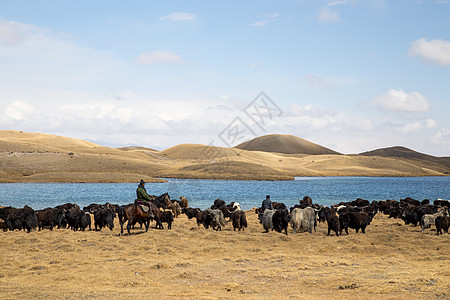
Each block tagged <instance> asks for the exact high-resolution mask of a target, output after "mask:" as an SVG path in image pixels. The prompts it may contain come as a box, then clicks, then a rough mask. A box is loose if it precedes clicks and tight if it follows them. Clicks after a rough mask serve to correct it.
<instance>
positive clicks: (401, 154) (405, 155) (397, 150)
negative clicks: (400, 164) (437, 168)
mask: <svg viewBox="0 0 450 300" xmlns="http://www.w3.org/2000/svg"><path fill="white" fill-rule="evenodd" d="M359 155H361V156H380V157H392V158H394V157H395V158H400V159H410V160H414V161H416V162H417V163H419V164H423V163H424V162H426V164H428V165H430V164H431V165H442V166H444V167H445V168H448V169H450V157H436V156H432V155H428V154H424V153H420V152H417V151H414V150H411V149H409V148H406V147H402V146H395V147H388V148H381V149H376V150H372V151H367V152H363V153H360V154H359ZM447 172H448V171H447Z"/></svg>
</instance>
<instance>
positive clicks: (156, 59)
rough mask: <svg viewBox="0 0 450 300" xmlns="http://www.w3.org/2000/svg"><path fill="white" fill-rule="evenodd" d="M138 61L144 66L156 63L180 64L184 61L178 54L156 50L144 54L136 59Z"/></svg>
mask: <svg viewBox="0 0 450 300" xmlns="http://www.w3.org/2000/svg"><path fill="white" fill-rule="evenodd" d="M136 61H137V62H138V63H140V64H143V65H148V64H156V63H166V64H178V63H182V62H183V59H182V58H181V56H180V55H178V54H176V53H171V52H168V51H165V50H156V51H152V52H149V53H142V54H141V55H139V56H138V57H137V58H136Z"/></svg>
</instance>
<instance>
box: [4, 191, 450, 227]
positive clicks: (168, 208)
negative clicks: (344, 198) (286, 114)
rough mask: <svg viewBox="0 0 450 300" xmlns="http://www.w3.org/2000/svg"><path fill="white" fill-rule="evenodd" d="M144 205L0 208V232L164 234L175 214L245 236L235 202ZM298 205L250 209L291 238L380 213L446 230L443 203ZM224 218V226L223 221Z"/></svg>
mask: <svg viewBox="0 0 450 300" xmlns="http://www.w3.org/2000/svg"><path fill="white" fill-rule="evenodd" d="M152 197H153V198H152V201H151V202H150V205H147V206H145V205H143V203H140V202H139V201H135V203H131V204H128V205H121V206H120V205H114V204H110V203H106V204H104V205H100V204H90V205H89V206H86V207H83V209H80V207H79V206H78V205H76V204H72V203H67V204H63V205H59V206H56V207H53V208H45V209H42V210H33V209H32V208H31V207H29V206H27V205H25V206H24V207H23V208H14V207H1V208H0V226H1V227H3V230H4V231H6V230H22V229H23V230H26V231H28V232H30V231H31V230H33V229H36V228H37V229H38V230H41V229H43V228H49V229H50V230H53V228H54V227H56V228H70V229H72V230H75V231H76V230H82V231H84V230H85V229H86V228H89V230H91V219H92V218H91V216H93V220H94V228H95V230H102V229H103V228H109V229H110V230H113V228H114V219H115V218H116V217H117V218H118V219H119V224H120V226H121V234H123V225H124V223H125V222H127V221H128V223H127V230H128V233H130V229H131V228H134V227H135V225H136V224H139V225H140V227H141V228H142V226H143V225H145V229H146V231H147V230H148V227H149V224H150V222H151V221H155V223H156V226H155V228H159V229H164V226H163V224H162V223H167V227H168V229H171V227H172V223H173V222H174V218H177V217H178V216H179V215H180V214H182V213H183V214H186V216H187V217H188V218H189V219H193V218H195V219H196V220H197V225H198V226H200V225H203V226H204V228H205V229H208V228H210V227H211V228H213V229H215V230H221V229H222V227H223V226H225V224H226V223H227V222H231V223H232V225H233V230H236V229H238V230H239V231H240V230H245V228H247V219H246V214H245V212H244V211H243V210H241V206H240V204H239V203H237V202H231V203H229V204H226V203H225V201H223V200H221V199H216V200H215V201H214V204H213V205H212V206H211V207H210V208H208V209H205V210H201V209H199V208H191V207H189V204H188V200H187V199H186V198H185V197H180V200H171V199H170V197H169V195H168V194H167V193H165V194H163V195H161V196H152ZM299 202H300V203H299V204H298V205H295V206H294V207H291V208H290V209H288V208H287V207H286V205H285V204H283V203H277V202H272V206H273V209H266V210H264V211H262V209H261V208H257V209H256V211H255V212H256V213H257V214H258V218H259V220H260V223H261V224H262V226H263V228H264V230H265V231H266V232H268V231H269V230H275V231H277V232H283V231H284V232H285V234H288V227H289V225H290V226H291V227H292V228H293V231H294V233H296V232H298V231H306V232H309V233H312V231H313V230H314V231H315V230H316V226H317V223H318V222H327V224H328V235H330V233H331V232H332V231H334V232H335V234H336V235H337V236H339V235H341V234H342V232H343V231H344V230H345V232H346V233H347V234H348V228H351V229H355V230H356V232H358V231H359V230H360V229H361V231H362V233H365V230H366V227H367V226H368V225H369V224H370V223H371V221H372V219H373V217H374V216H375V215H376V214H377V213H379V212H380V213H383V214H386V215H388V216H389V218H399V219H402V220H403V221H404V222H405V225H408V224H412V225H414V226H417V225H420V226H421V229H422V232H423V231H424V230H425V229H426V228H429V227H430V226H431V225H434V226H436V233H437V235H439V234H442V231H444V232H446V233H448V228H449V224H450V217H449V209H450V201H449V200H441V199H439V200H435V201H434V202H433V204H431V203H430V201H429V200H428V199H425V200H423V201H418V200H415V199H412V198H409V197H408V198H406V199H401V200H400V201H396V200H386V201H372V202H371V203H370V202H369V201H368V200H364V199H360V198H358V199H356V200H355V201H351V202H341V203H338V204H335V205H332V206H331V207H327V206H322V205H319V204H313V203H312V199H311V198H310V197H308V196H305V197H304V198H303V199H302V200H300V201H299ZM227 218H228V221H227V220H226V219H227Z"/></svg>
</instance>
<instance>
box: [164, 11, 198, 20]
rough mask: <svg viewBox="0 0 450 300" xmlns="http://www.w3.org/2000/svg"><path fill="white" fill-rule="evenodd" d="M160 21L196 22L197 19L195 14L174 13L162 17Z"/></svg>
mask: <svg viewBox="0 0 450 300" xmlns="http://www.w3.org/2000/svg"><path fill="white" fill-rule="evenodd" d="M159 19H160V20H167V21H194V20H195V19H196V16H195V14H190V13H185V12H174V13H171V14H169V15H165V16H162V17H161V18H159Z"/></svg>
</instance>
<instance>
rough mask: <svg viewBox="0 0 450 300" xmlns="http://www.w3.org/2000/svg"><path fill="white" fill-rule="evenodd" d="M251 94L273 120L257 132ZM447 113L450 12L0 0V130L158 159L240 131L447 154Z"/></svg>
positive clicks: (347, 1) (377, 3)
mask: <svg viewBox="0 0 450 300" xmlns="http://www.w3.org/2000/svg"><path fill="white" fill-rule="evenodd" d="M261 91H264V92H265V93H266V95H267V96H268V97H270V99H271V100H272V102H271V103H272V104H274V105H276V106H277V108H279V109H280V110H281V111H280V114H277V115H276V116H275V115H274V116H270V118H266V122H265V123H264V125H263V126H257V124H255V122H254V120H253V119H251V118H250V117H249V115H248V114H246V113H245V108H246V107H248V106H249V105H252V103H255V102H252V101H253V100H254V99H255V97H257V96H258V95H259V94H260V92H261ZM449 112H450V1H445V0H441V1H436V0H429V1H425V0H423V1H413V0H409V1H406V0H392V1H387V0H385V1H383V0H335V1H321V0H297V1H223V2H218V1H160V2H156V1H153V2H151V1H129V2H124V1H8V0H3V1H1V2H0V129H13V130H23V131H30V132H43V133H50V134H58V135H63V136H68V137H74V138H80V139H88V140H92V141H95V142H98V143H100V144H104V145H112V146H121V145H141V146H147V147H154V148H158V149H164V148H167V147H170V146H174V145H176V144H180V143H202V144H213V145H218V146H224V145H227V141H226V140H225V141H224V139H223V133H224V130H227V129H229V128H230V124H234V123H233V122H234V121H235V120H236V118H239V119H238V120H239V121H240V122H241V123H242V124H244V125H245V127H242V128H247V129H249V130H250V131H249V132H251V134H250V135H248V138H251V137H252V135H255V136H256V135H263V134H269V133H283V134H293V135H296V136H299V137H301V138H304V139H307V140H309V141H312V142H315V143H318V144H321V145H323V146H326V147H330V148H332V149H334V150H336V151H340V152H343V153H359V152H363V151H368V150H373V149H376V148H381V147H388V146H395V145H402V146H406V147H409V148H411V149H414V150H417V151H421V152H425V153H428V154H432V155H436V156H450V121H449V114H448V113H449ZM266 117H269V115H266ZM242 124H241V125H242Z"/></svg>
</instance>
